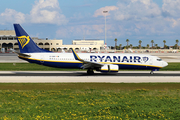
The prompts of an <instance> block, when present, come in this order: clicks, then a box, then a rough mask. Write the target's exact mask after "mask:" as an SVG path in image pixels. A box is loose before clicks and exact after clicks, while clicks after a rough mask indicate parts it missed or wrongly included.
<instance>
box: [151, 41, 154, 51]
mask: <svg viewBox="0 0 180 120" xmlns="http://www.w3.org/2000/svg"><path fill="white" fill-rule="evenodd" d="M151 43H152V49H153V44H154V40H151Z"/></svg>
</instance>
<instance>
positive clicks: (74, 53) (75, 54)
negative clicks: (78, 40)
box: [72, 49, 83, 61]
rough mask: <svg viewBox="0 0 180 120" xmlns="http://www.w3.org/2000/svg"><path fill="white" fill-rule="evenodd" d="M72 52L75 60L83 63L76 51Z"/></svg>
mask: <svg viewBox="0 0 180 120" xmlns="http://www.w3.org/2000/svg"><path fill="white" fill-rule="evenodd" d="M72 52H73V55H74V58H75V59H76V60H79V61H83V60H82V59H81V58H80V57H79V56H78V55H77V53H76V52H75V50H74V49H72Z"/></svg>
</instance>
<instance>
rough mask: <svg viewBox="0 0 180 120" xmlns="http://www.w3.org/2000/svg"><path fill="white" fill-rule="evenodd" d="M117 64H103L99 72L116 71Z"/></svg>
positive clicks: (117, 68)
mask: <svg viewBox="0 0 180 120" xmlns="http://www.w3.org/2000/svg"><path fill="white" fill-rule="evenodd" d="M118 70H119V67H118V65H104V66H102V67H101V69H100V71H101V72H118Z"/></svg>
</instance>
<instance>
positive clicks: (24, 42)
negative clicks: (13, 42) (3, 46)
mask: <svg viewBox="0 0 180 120" xmlns="http://www.w3.org/2000/svg"><path fill="white" fill-rule="evenodd" d="M14 29H15V32H16V37H17V41H18V45H19V49H20V52H21V53H36V52H51V51H47V50H44V49H41V48H39V47H38V46H37V45H36V43H34V41H33V40H32V39H31V37H30V36H29V35H28V34H27V33H26V31H25V30H24V29H23V28H22V27H21V26H20V25H19V24H14Z"/></svg>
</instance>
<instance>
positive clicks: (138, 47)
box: [114, 38, 179, 50]
mask: <svg viewBox="0 0 180 120" xmlns="http://www.w3.org/2000/svg"><path fill="white" fill-rule="evenodd" d="M114 41H115V46H114V48H115V49H116V50H121V49H128V48H133V49H160V48H161V47H159V46H158V44H154V40H151V47H150V45H149V44H147V45H146V46H141V43H142V40H139V42H138V43H139V45H138V46H133V45H132V44H129V42H130V41H129V39H126V42H127V45H126V46H122V44H119V46H117V41H118V40H117V38H115V39H114ZM175 42H176V44H175V45H174V46H173V49H179V45H178V43H179V40H178V39H177V40H175ZM163 43H164V47H163V48H164V49H168V48H169V46H167V45H166V40H163Z"/></svg>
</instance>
